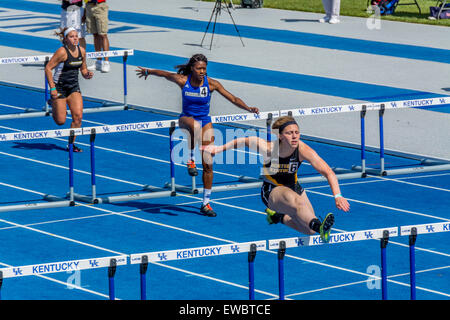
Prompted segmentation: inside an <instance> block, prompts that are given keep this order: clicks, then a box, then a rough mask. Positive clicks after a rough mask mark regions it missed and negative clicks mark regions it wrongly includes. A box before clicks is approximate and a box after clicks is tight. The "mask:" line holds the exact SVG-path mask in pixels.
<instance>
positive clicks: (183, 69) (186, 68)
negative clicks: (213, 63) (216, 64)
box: [175, 53, 208, 76]
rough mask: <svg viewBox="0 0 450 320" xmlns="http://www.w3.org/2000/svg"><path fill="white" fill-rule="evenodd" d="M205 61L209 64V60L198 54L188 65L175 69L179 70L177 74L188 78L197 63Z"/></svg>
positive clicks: (181, 65)
mask: <svg viewBox="0 0 450 320" xmlns="http://www.w3.org/2000/svg"><path fill="white" fill-rule="evenodd" d="M199 61H203V62H204V63H206V64H208V58H206V57H205V56H204V55H203V54H201V53H197V54H194V55H193V56H192V57H191V58H190V59H189V61H188V63H186V64H180V65H178V66H176V67H175V69H178V71H177V73H178V74H182V75H183V76H187V75H189V74H191V73H192V70H191V67H192V66H194V65H195V64H196V63H197V62H199Z"/></svg>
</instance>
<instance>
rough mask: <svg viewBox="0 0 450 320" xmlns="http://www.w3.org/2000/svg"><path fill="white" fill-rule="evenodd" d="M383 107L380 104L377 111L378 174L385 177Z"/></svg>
mask: <svg viewBox="0 0 450 320" xmlns="http://www.w3.org/2000/svg"><path fill="white" fill-rule="evenodd" d="M384 110H385V106H384V103H383V104H381V108H380V111H379V117H378V122H379V128H380V174H381V175H382V176H385V175H386V174H387V173H386V171H385V170H384V125H383V116H384Z"/></svg>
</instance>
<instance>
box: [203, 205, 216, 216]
mask: <svg viewBox="0 0 450 320" xmlns="http://www.w3.org/2000/svg"><path fill="white" fill-rule="evenodd" d="M200 212H201V213H203V214H204V215H205V216H207V217H215V216H217V214H216V213H215V212H214V210H213V209H212V208H211V205H210V204H209V203H207V204H205V205H204V206H202V207H201V208H200Z"/></svg>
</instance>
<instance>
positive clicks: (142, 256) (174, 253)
mask: <svg viewBox="0 0 450 320" xmlns="http://www.w3.org/2000/svg"><path fill="white" fill-rule="evenodd" d="M259 250H266V241H265V240H261V241H253V242H243V243H232V244H225V245H217V246H208V247H198V248H189V249H176V250H169V251H156V252H147V253H136V254H131V255H130V264H139V265H140V269H139V273H140V286H141V300H146V299H147V283H146V272H147V269H148V263H158V262H165V261H170V260H185V259H195V258H201V257H212V256H221V255H227V254H238V253H245V252H247V253H248V254H249V256H248V264H249V267H248V270H249V277H248V278H249V298H250V300H253V299H254V297H255V284H254V280H255V276H254V266H253V264H254V261H255V256H256V252H257V251H259Z"/></svg>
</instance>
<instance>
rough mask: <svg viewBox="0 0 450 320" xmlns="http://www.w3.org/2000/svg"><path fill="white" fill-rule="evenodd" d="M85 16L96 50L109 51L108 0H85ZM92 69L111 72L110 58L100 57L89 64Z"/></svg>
mask: <svg viewBox="0 0 450 320" xmlns="http://www.w3.org/2000/svg"><path fill="white" fill-rule="evenodd" d="M85 1H86V10H85V17H84V19H85V20H86V28H87V32H88V33H91V34H92V35H93V36H94V47H95V51H109V40H108V10H109V8H108V4H107V3H106V0H85ZM89 69H90V70H99V71H101V72H109V71H110V69H111V67H110V64H109V58H108V57H105V60H102V58H98V59H97V61H96V63H95V64H93V65H92V66H89Z"/></svg>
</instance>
